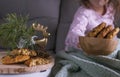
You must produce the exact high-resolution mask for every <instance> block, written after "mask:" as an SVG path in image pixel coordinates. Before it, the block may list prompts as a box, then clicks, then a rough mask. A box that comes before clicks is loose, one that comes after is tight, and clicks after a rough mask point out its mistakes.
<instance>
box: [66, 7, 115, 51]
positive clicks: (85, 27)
mask: <svg viewBox="0 0 120 77" xmlns="http://www.w3.org/2000/svg"><path fill="white" fill-rule="evenodd" d="M106 9H107V10H106V13H105V14H104V15H100V14H98V13H97V12H95V11H94V10H92V9H88V8H86V7H84V6H80V7H79V8H78V10H77V12H76V13H75V15H74V19H73V22H72V24H71V25H70V29H69V32H68V35H67V37H66V40H65V45H66V47H65V49H66V50H67V48H68V47H75V48H77V44H78V42H79V41H78V38H79V36H85V35H86V33H87V32H89V31H90V30H92V29H93V28H94V27H96V26H97V25H99V24H100V23H102V22H105V23H106V24H107V25H113V20H114V11H113V9H112V7H111V6H109V7H107V8H106ZM113 26H114V25H113Z"/></svg>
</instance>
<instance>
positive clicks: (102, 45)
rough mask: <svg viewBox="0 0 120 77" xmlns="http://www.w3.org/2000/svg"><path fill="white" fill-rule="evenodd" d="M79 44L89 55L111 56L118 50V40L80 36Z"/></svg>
mask: <svg viewBox="0 0 120 77" xmlns="http://www.w3.org/2000/svg"><path fill="white" fill-rule="evenodd" d="M79 44H80V46H81V48H82V50H83V51H84V52H86V53H87V54H90V55H109V54H111V53H112V52H113V51H114V50H115V49H116V47H117V45H118V40H114V39H103V38H94V37H84V36H80V37H79Z"/></svg>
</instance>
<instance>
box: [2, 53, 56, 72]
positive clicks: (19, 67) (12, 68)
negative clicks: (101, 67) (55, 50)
mask: <svg viewBox="0 0 120 77" xmlns="http://www.w3.org/2000/svg"><path fill="white" fill-rule="evenodd" d="M5 55H6V53H5V51H4V52H3V51H2V52H1V51H0V58H1V57H3V56H5ZM53 65H54V58H53V57H52V58H51V63H49V64H46V65H37V66H34V67H28V66H26V65H23V64H14V65H3V64H2V63H1V62H0V74H24V73H33V72H40V71H44V70H47V69H50V68H52V67H53Z"/></svg>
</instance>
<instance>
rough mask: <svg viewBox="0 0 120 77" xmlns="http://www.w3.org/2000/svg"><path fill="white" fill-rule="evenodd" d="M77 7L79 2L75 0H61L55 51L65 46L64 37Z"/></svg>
mask: <svg viewBox="0 0 120 77" xmlns="http://www.w3.org/2000/svg"><path fill="white" fill-rule="evenodd" d="M78 7H79V3H78V1H77V0H62V4H61V12H60V14H61V15H60V16H61V17H60V24H59V26H58V30H57V42H56V43H57V44H56V52H57V51H60V50H62V49H64V47H65V38H66V35H67V32H68V30H69V26H70V24H71V22H72V20H73V16H74V13H75V12H76V10H77V8H78Z"/></svg>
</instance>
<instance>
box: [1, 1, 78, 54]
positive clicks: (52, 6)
mask: <svg viewBox="0 0 120 77" xmlns="http://www.w3.org/2000/svg"><path fill="white" fill-rule="evenodd" d="M78 6H79V4H78V3H77V0H1V1H0V23H2V22H3V18H4V17H5V16H6V15H7V14H8V13H16V14H18V15H23V16H25V15H29V21H28V25H30V24H32V23H33V22H36V21H37V22H38V23H40V24H43V25H45V26H48V32H50V33H51V36H50V37H49V41H48V45H47V50H49V51H52V52H57V51H59V50H62V49H64V40H65V37H66V34H67V31H68V29H69V25H70V23H71V22H72V18H73V15H74V12H75V11H76V9H77V7H78Z"/></svg>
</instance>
